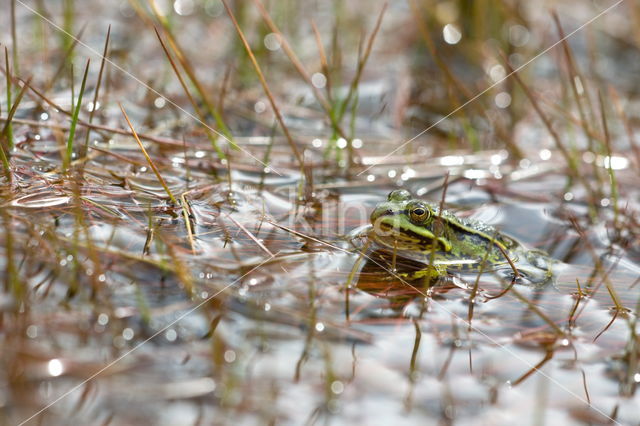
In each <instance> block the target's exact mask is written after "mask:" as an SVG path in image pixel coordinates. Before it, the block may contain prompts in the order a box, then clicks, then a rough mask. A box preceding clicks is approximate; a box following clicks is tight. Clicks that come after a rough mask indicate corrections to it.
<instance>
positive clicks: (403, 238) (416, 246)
mask: <svg viewBox="0 0 640 426" xmlns="http://www.w3.org/2000/svg"><path fill="white" fill-rule="evenodd" d="M377 226H379V228H380V230H382V231H384V232H387V233H388V235H379V236H378V239H379V240H381V241H382V242H384V243H385V244H386V245H388V246H390V247H393V246H394V244H389V242H390V241H385V239H387V240H392V241H397V243H396V245H397V247H398V248H400V249H402V248H409V249H411V250H419V251H430V250H431V247H432V246H433V245H434V244H436V246H437V247H438V249H440V250H442V251H447V250H448V249H449V247H448V246H447V244H445V242H443V241H441V240H440V239H435V238H433V237H432V236H427V235H424V234H421V233H418V232H416V231H414V230H413V229H411V228H409V227H406V226H404V227H403V226H398V224H390V223H388V222H382V221H381V222H380V223H378V224H377ZM394 231H395V232H394ZM374 232H375V226H374ZM431 235H433V234H431Z"/></svg>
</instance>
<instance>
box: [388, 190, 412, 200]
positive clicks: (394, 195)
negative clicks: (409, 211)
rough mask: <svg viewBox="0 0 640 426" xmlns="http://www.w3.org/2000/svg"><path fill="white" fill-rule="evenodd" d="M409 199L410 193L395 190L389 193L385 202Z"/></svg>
mask: <svg viewBox="0 0 640 426" xmlns="http://www.w3.org/2000/svg"><path fill="white" fill-rule="evenodd" d="M410 199H411V193H410V192H409V191H407V190H406V189H396V190H395V191H391V192H390V193H389V196H388V197H387V200H389V201H407V200H410Z"/></svg>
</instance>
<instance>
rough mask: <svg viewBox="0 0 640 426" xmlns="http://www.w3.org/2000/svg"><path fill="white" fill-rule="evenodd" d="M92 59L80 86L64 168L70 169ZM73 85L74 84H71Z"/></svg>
mask: <svg viewBox="0 0 640 426" xmlns="http://www.w3.org/2000/svg"><path fill="white" fill-rule="evenodd" d="M90 63H91V60H90V59H87V65H86V66H85V68H84V75H83V76H82V84H81V85H80V93H78V101H77V102H76V107H75V109H74V110H73V116H72V117H71V127H70V128H69V139H67V152H66V156H65V157H64V168H65V169H68V168H69V165H70V164H71V157H72V154H73V138H74V137H75V135H76V125H77V124H78V117H79V115H80V109H81V108H82V95H84V89H85V86H86V84H87V75H88V74H89V64H90ZM71 84H72V85H73V82H72V83H71Z"/></svg>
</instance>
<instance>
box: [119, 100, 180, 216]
mask: <svg viewBox="0 0 640 426" xmlns="http://www.w3.org/2000/svg"><path fill="white" fill-rule="evenodd" d="M118 106H119V107H120V110H121V111H122V115H124V119H125V120H127V124H128V125H129V128H130V129H131V133H133V137H134V139H135V140H136V142H138V146H140V150H142V154H144V157H145V158H146V159H147V162H148V163H149V167H151V170H153V173H155V174H156V177H157V178H158V181H159V182H160V184H161V185H162V187H163V188H164V190H165V191H166V193H167V195H168V196H169V199H170V200H171V202H172V203H173V204H176V205H177V204H178V201H177V200H176V198H175V197H174V196H173V194H172V193H171V190H170V189H169V187H168V186H167V183H166V182H165V181H164V179H163V178H162V175H161V174H160V171H159V170H158V168H157V167H156V165H155V164H154V163H153V160H151V157H149V154H148V153H147V150H146V149H145V148H144V145H143V144H142V141H141V140H140V138H139V137H138V134H137V133H136V131H135V129H134V128H133V124H131V120H129V116H128V115H127V112H126V111H125V110H124V107H123V106H122V104H121V103H118Z"/></svg>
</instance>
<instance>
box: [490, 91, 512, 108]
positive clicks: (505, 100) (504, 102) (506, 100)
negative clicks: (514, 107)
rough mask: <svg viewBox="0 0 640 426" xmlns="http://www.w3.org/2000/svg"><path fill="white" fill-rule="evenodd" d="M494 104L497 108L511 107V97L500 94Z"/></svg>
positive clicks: (504, 93)
mask: <svg viewBox="0 0 640 426" xmlns="http://www.w3.org/2000/svg"><path fill="white" fill-rule="evenodd" d="M494 102H495V103H496V106H497V107H498V108H506V107H508V106H509V105H511V95H510V94H508V93H507V92H500V93H498V94H497V95H496V97H495V99H494Z"/></svg>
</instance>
